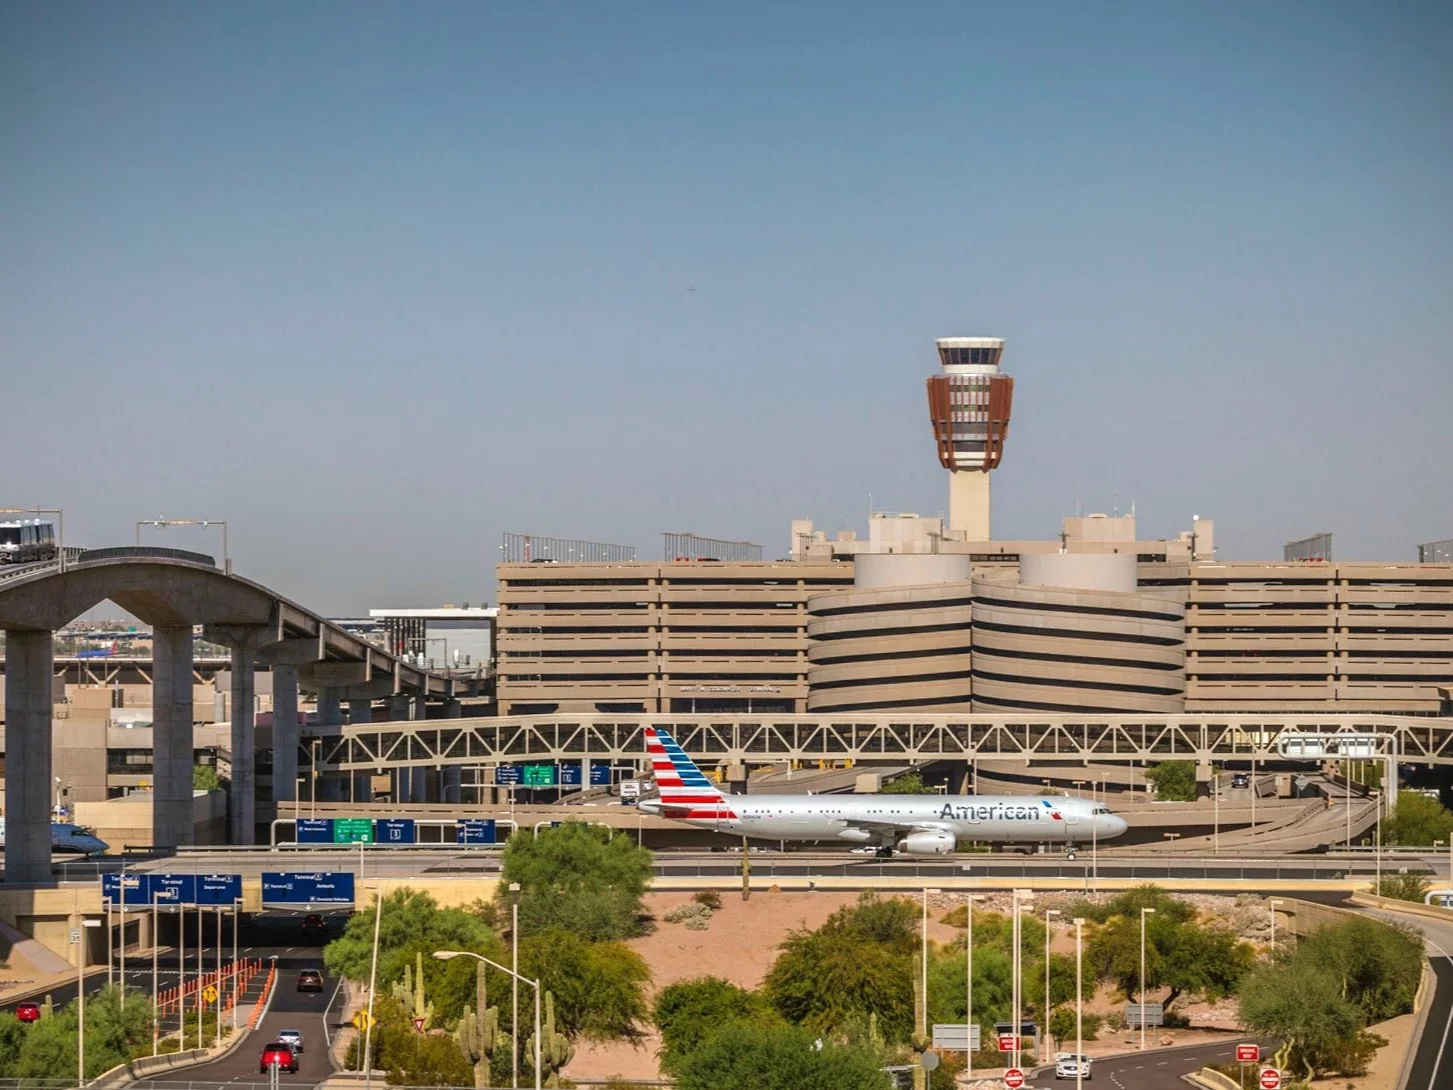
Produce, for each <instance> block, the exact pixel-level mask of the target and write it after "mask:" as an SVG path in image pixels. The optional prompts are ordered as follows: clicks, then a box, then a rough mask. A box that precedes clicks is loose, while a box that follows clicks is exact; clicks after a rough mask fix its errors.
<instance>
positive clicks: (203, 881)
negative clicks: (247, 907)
mask: <svg viewBox="0 0 1453 1090" xmlns="http://www.w3.org/2000/svg"><path fill="white" fill-rule="evenodd" d="M240 900H242V875H240V874H199V875H197V896H196V901H197V904H199V905H232V904H236V903H237V902H238V901H240Z"/></svg>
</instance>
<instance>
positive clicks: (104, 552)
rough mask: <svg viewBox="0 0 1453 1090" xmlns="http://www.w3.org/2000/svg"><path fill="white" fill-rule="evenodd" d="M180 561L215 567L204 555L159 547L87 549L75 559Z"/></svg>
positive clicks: (215, 561)
mask: <svg viewBox="0 0 1453 1090" xmlns="http://www.w3.org/2000/svg"><path fill="white" fill-rule="evenodd" d="M132 558H136V559H140V560H181V561H185V562H187V563H190V564H205V565H207V567H209V568H215V567H216V566H217V560H216V558H215V557H211V556H208V555H207V554H206V553H194V552H192V551H191V550H189V549H167V548H163V547H162V546H159V545H117V546H113V547H111V548H107V549H87V550H85V551H84V552H83V553H81V555H80V556H78V557H77V558H76V563H77V564H89V563H91V562H92V561H95V560H127V559H132Z"/></svg>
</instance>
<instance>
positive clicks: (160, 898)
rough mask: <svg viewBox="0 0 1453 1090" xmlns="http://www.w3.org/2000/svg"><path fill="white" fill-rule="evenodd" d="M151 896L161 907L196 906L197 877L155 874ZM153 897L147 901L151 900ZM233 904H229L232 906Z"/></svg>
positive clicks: (152, 878) (152, 880)
mask: <svg viewBox="0 0 1453 1090" xmlns="http://www.w3.org/2000/svg"><path fill="white" fill-rule="evenodd" d="M150 877H151V890H150V894H151V896H154V897H155V898H156V903H157V904H159V905H194V904H196V903H197V876H196V875H195V874H153V875H151V876H150ZM151 896H148V897H147V900H148V901H150V900H151ZM231 903H232V902H230V901H229V902H228V904H231Z"/></svg>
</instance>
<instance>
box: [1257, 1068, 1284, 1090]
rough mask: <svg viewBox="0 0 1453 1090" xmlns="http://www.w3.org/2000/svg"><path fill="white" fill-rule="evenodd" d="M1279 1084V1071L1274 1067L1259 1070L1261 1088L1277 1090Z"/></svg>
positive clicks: (1262, 1089)
mask: <svg viewBox="0 0 1453 1090" xmlns="http://www.w3.org/2000/svg"><path fill="white" fill-rule="evenodd" d="M1280 1086H1281V1072H1280V1071H1278V1070H1277V1069H1276V1068H1274V1067H1264V1068H1262V1070H1261V1090H1279V1088H1280Z"/></svg>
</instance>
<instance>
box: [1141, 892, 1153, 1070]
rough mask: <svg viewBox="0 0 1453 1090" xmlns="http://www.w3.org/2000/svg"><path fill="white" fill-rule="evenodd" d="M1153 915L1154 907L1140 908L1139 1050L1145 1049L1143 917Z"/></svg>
mask: <svg viewBox="0 0 1453 1090" xmlns="http://www.w3.org/2000/svg"><path fill="white" fill-rule="evenodd" d="M1153 915H1155V909H1153V908H1142V909H1141V910H1140V1051H1141V1052H1144V1051H1145V917H1147V916H1153Z"/></svg>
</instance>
